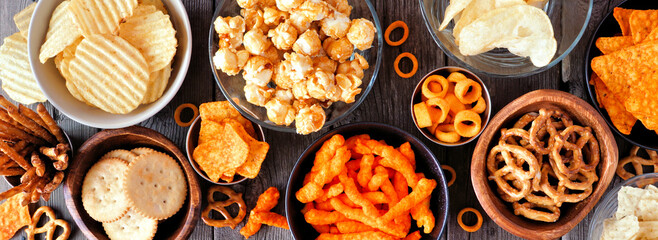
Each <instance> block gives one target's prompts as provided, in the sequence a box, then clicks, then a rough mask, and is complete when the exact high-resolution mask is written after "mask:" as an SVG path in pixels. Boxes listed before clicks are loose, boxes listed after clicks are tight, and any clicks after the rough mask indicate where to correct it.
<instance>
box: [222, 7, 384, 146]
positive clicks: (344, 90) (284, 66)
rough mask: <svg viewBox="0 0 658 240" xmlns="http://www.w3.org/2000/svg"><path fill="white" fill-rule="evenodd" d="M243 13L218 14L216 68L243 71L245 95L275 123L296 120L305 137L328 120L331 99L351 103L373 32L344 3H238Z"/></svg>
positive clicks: (368, 23) (365, 66) (229, 72)
mask: <svg viewBox="0 0 658 240" xmlns="http://www.w3.org/2000/svg"><path fill="white" fill-rule="evenodd" d="M237 3H238V4H239V5H240V7H241V8H242V10H241V15H242V16H219V17H217V19H215V22H214V26H215V32H216V33H217V34H218V36H219V50H218V51H217V52H216V53H215V55H214V57H213V62H214V66H215V67H216V68H217V69H219V70H221V71H222V72H224V73H226V74H227V75H229V76H234V75H237V74H238V73H240V72H241V71H242V76H243V78H244V81H245V86H244V96H245V98H246V99H247V101H248V102H249V103H252V104H254V105H257V106H261V107H265V109H266V110H267V117H268V119H269V120H270V121H271V122H273V123H274V124H276V125H284V126H288V125H290V124H292V123H293V122H295V127H296V129H297V133H299V134H304V135H305V134H309V133H312V132H316V131H318V130H320V129H321V128H322V127H323V126H324V123H325V120H326V114H325V111H324V109H323V108H327V107H329V106H331V105H332V103H334V102H345V103H353V102H354V101H355V96H356V95H358V94H360V93H361V83H362V79H363V77H364V70H366V69H368V68H369V67H370V65H369V63H368V61H367V60H366V59H365V58H364V57H363V56H361V55H360V54H359V53H357V52H356V49H358V50H361V51H364V50H367V49H369V48H370V47H371V46H372V42H373V40H374V37H375V34H376V29H375V26H374V24H373V23H372V22H371V21H370V20H367V19H364V18H358V19H350V14H351V12H352V6H350V5H349V4H348V2H347V1H344V0H340V1H321V0H310V1H303V0H294V1H281V0H278V1H243V0H240V1H237Z"/></svg>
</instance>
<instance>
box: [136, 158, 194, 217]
mask: <svg viewBox="0 0 658 240" xmlns="http://www.w3.org/2000/svg"><path fill="white" fill-rule="evenodd" d="M125 176H126V178H125V182H124V188H123V189H124V193H125V195H126V198H127V199H128V201H129V202H130V207H132V208H133V209H135V211H137V212H138V213H139V214H141V215H142V216H145V217H148V218H152V219H155V220H163V219H166V218H169V217H171V216H173V215H174V214H176V212H178V210H179V209H180V208H181V207H182V206H183V204H184V203H185V198H186V197H187V183H186V182H187V181H186V179H185V175H184V174H183V170H182V169H181V167H180V165H178V163H177V162H176V160H174V159H173V158H171V157H170V156H169V155H167V154H164V153H160V152H152V153H147V154H144V155H140V156H139V157H138V158H137V159H135V161H133V162H132V163H130V166H129V167H128V171H126V173H125Z"/></svg>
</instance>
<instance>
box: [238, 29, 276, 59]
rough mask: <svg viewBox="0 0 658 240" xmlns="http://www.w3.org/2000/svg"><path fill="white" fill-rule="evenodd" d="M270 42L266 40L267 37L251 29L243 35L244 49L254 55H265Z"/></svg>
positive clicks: (258, 30)
mask: <svg viewBox="0 0 658 240" xmlns="http://www.w3.org/2000/svg"><path fill="white" fill-rule="evenodd" d="M271 44H272V42H270V41H269V40H268V39H267V36H265V35H264V34H263V32H262V31H261V30H260V29H258V28H255V29H251V30H249V31H248V32H247V33H245V34H244V48H245V49H247V51H249V53H251V54H254V55H261V54H263V53H265V50H267V49H268V48H269V47H270V45H271Z"/></svg>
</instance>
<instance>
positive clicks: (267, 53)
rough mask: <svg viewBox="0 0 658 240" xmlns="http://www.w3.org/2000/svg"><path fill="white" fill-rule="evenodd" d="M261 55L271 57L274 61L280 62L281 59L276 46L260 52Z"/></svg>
mask: <svg viewBox="0 0 658 240" xmlns="http://www.w3.org/2000/svg"><path fill="white" fill-rule="evenodd" d="M260 56H262V57H265V58H267V59H269V60H270V61H271V62H272V63H278V62H280V61H281V56H280V55H279V50H277V49H276V47H274V46H270V47H269V48H268V49H267V50H265V52H263V53H262V54H260Z"/></svg>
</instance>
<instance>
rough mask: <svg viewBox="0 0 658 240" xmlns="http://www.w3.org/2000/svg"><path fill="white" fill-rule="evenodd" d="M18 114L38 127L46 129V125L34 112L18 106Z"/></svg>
mask: <svg viewBox="0 0 658 240" xmlns="http://www.w3.org/2000/svg"><path fill="white" fill-rule="evenodd" d="M18 112H19V113H20V114H23V116H26V117H27V118H29V119H30V120H32V121H34V122H35V123H37V124H39V126H41V127H43V128H45V129H48V125H46V123H45V122H44V121H43V119H41V117H40V116H39V114H37V113H36V112H35V111H34V110H32V109H30V108H28V107H26V106H23V105H18Z"/></svg>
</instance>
